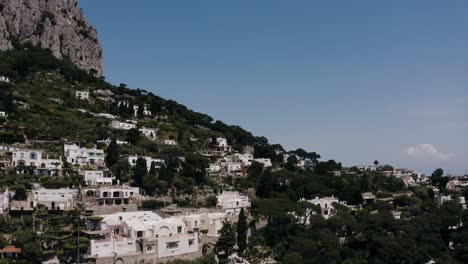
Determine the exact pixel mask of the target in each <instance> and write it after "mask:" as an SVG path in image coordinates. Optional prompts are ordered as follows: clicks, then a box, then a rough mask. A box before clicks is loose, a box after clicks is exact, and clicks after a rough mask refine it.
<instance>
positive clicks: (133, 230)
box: [89, 211, 198, 263]
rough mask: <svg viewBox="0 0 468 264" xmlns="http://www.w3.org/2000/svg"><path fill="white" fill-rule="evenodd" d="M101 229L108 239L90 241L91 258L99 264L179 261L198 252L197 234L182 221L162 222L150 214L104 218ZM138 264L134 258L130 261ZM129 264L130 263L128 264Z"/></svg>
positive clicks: (118, 214)
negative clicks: (166, 259)
mask: <svg viewBox="0 0 468 264" xmlns="http://www.w3.org/2000/svg"><path fill="white" fill-rule="evenodd" d="M101 217H102V218H103V220H102V221H101V224H100V229H101V232H102V233H103V234H106V237H105V238H103V239H92V240H91V241H90V247H89V251H90V254H89V256H90V257H93V258H95V259H96V263H107V262H105V260H106V259H110V260H116V259H119V258H121V259H122V260H121V261H122V262H121V263H127V262H126V260H125V259H126V258H127V257H129V256H137V259H138V263H142V262H144V260H147V261H148V259H151V260H150V263H154V262H153V261H154V260H156V259H161V258H167V257H176V256H180V255H185V254H190V253H196V252H197V251H198V234H197V233H194V232H189V231H188V229H187V226H186V225H185V223H184V222H183V220H182V219H180V218H165V219H164V218H162V217H161V216H159V215H158V214H156V213H154V212H151V211H139V212H127V213H126V212H122V213H115V214H111V215H102V216H101ZM131 259H132V260H133V261H132V262H131V263H135V260H134V259H135V258H134V257H133V258H131ZM128 263H130V262H128ZM145 263H147V262H145Z"/></svg>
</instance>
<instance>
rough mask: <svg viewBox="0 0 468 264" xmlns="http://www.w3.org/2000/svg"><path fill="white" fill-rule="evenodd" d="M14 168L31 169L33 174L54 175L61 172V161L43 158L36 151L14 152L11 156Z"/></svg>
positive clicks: (40, 153)
mask: <svg viewBox="0 0 468 264" xmlns="http://www.w3.org/2000/svg"><path fill="white" fill-rule="evenodd" d="M12 161H13V166H14V167H33V169H34V173H35V174H41V175H49V176H52V175H55V174H57V172H58V171H61V170H62V166H63V163H62V160H61V159H49V157H48V156H47V157H46V158H43V153H42V152H41V151H38V150H14V151H13V154H12Z"/></svg>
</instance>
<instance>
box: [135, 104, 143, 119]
mask: <svg viewBox="0 0 468 264" xmlns="http://www.w3.org/2000/svg"><path fill="white" fill-rule="evenodd" d="M144 113H145V107H144V106H143V104H138V109H137V117H138V118H143V117H145V114H144Z"/></svg>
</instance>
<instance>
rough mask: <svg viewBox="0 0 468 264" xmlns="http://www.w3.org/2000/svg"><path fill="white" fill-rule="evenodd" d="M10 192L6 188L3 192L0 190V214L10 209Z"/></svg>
mask: <svg viewBox="0 0 468 264" xmlns="http://www.w3.org/2000/svg"><path fill="white" fill-rule="evenodd" d="M10 199H11V193H10V192H9V191H8V189H6V190H5V191H4V192H0V214H3V213H6V212H8V210H9V209H10Z"/></svg>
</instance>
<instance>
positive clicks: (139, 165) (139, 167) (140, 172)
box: [133, 157, 148, 187]
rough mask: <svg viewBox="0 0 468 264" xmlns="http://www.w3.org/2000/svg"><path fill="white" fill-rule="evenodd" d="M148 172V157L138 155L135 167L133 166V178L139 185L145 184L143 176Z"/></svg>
mask: <svg viewBox="0 0 468 264" xmlns="http://www.w3.org/2000/svg"><path fill="white" fill-rule="evenodd" d="M147 173H148V169H147V167H146V159H144V158H142V157H138V159H137V160H136V164H135V167H134V168H133V180H134V181H135V183H136V184H137V185H138V186H140V187H141V186H143V177H144V176H145V175H146V174H147Z"/></svg>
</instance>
